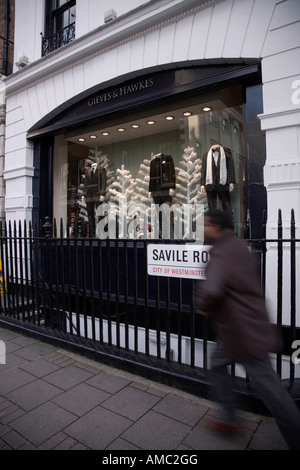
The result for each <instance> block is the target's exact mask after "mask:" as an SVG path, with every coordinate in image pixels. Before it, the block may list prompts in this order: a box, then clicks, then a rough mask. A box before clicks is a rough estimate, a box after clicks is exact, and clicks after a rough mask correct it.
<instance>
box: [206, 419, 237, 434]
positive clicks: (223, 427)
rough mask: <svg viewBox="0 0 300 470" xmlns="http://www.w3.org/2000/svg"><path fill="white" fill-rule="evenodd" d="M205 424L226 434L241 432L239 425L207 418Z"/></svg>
mask: <svg viewBox="0 0 300 470" xmlns="http://www.w3.org/2000/svg"><path fill="white" fill-rule="evenodd" d="M206 425H207V427H209V428H210V429H213V430H214V431H218V432H224V433H228V434H241V433H242V432H243V430H242V428H240V427H239V426H236V425H233V424H227V423H222V422H221V421H215V420H209V421H208V422H207V424H206Z"/></svg>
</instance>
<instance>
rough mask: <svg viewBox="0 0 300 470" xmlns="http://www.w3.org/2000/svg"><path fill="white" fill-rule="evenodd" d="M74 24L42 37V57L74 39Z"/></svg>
mask: <svg viewBox="0 0 300 470" xmlns="http://www.w3.org/2000/svg"><path fill="white" fill-rule="evenodd" d="M75 29H76V28H75V22H74V23H72V24H70V25H68V26H66V27H65V28H63V29H61V30H59V31H57V32H55V33H54V34H52V35H51V36H48V37H42V57H44V56H46V55H48V54H50V52H53V51H55V50H56V49H59V48H60V47H62V46H65V45H66V44H69V43H70V42H72V41H74V39H75Z"/></svg>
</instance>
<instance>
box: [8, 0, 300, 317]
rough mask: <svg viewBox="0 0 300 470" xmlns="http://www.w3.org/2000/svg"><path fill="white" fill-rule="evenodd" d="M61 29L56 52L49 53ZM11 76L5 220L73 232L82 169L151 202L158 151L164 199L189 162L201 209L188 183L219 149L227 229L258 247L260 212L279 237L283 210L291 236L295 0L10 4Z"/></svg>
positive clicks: (297, 87) (299, 82)
mask: <svg viewBox="0 0 300 470" xmlns="http://www.w3.org/2000/svg"><path fill="white" fill-rule="evenodd" d="M62 28H65V30H64V31H65V32H67V33H68V34H69V36H68V38H67V40H66V41H65V42H66V44H64V45H62V47H57V46H53V42H52V43H51V40H52V41H53V35H54V38H55V39H56V41H57V36H55V33H57V32H58V31H60V30H61V29H62ZM47 39H48V42H47ZM42 42H43V52H42ZM51 44H52V46H51ZM15 64H16V65H15V70H14V73H13V74H12V75H11V76H9V77H7V78H6V79H5V80H4V84H5V92H6V128H5V169H4V180H5V215H6V220H7V221H10V220H27V221H28V220H37V219H38V218H44V217H45V216H46V215H48V216H50V217H52V218H53V217H55V218H56V219H60V218H62V219H63V220H64V221H65V220H67V219H68V220H69V221H70V220H72V217H74V207H76V215H78V213H79V212H80V210H81V207H80V202H82V200H81V193H80V186H81V185H82V189H83V190H84V180H83V179H82V177H83V178H84V177H85V176H86V174H85V170H84V168H85V164H86V162H87V161H89V162H90V163H91V164H92V163H97V165H98V164H100V163H103V162H105V165H106V170H107V174H106V177H107V180H106V181H107V183H106V184H107V186H108V185H109V184H112V185H114V186H113V187H114V188H115V190H116V191H118V189H119V187H118V182H119V180H118V177H119V178H122V177H123V176H125V173H124V172H127V171H128V174H129V176H130V178H129V179H130V182H131V183H133V186H132V187H131V189H129V191H128V193H126V194H127V196H128V197H132V194H134V193H135V192H137V191H139V194H140V195H143V194H146V199H147V194H149V200H150V198H151V197H153V194H152V195H151V191H150V190H149V185H148V181H149V180H148V179H147V178H149V171H150V162H151V161H152V159H153V158H154V157H155V156H156V155H160V154H161V153H162V154H163V155H171V156H172V158H173V162H174V175H175V180H174V181H173V183H172V184H171V185H170V186H168V187H167V189H168V196H167V197H172V198H173V202H176V203H178V201H179V200H180V196H181V197H184V194H183V192H184V191H183V189H182V187H183V186H185V184H184V183H186V181H185V182H182V181H181V180H180V177H178V176H179V172H180V168H182V162H184V158H183V157H184V155H188V156H189V157H190V160H189V164H190V165H193V164H195V170H194V171H195V173H194V176H195V175H196V176H197V178H196V176H195V178H194V179H195V182H196V183H197V184H198V185H199V188H198V190H199V191H198V193H197V194H198V197H199V200H198V202H200V203H202V204H204V206H206V205H207V198H206V196H207V192H205V190H204V191H202V193H201V189H200V188H201V185H202V186H204V185H205V184H204V183H203V184H201V170H199V175H198V174H197V171H198V169H199V168H200V169H202V171H203V155H204V154H205V153H207V152H208V151H209V149H210V148H212V147H213V146H214V145H220V146H221V147H223V148H225V149H230V155H231V157H230V158H232V160H233V162H234V181H233V185H234V186H233V188H234V189H233V191H232V192H230V199H231V209H232V211H233V213H234V218H235V228H236V231H237V232H238V233H239V234H240V235H242V236H243V235H244V227H245V220H246V218H247V214H250V217H251V220H252V232H253V233H252V236H254V237H258V238H259V237H260V236H261V217H262V212H263V210H267V213H268V235H269V236H275V237H276V236H277V235H276V228H277V211H278V209H279V208H280V209H282V216H283V227H284V230H285V232H286V231H288V229H289V226H290V213H291V209H294V211H295V219H296V227H299V225H300V2H299V0H285V1H282V0H151V1H142V0H128V1H126V2H124V1H122V0H111V1H109V2H106V1H104V0H76V1H62V0H60V1H54V2H48V1H46V0H45V1H44V0H43V1H41V0H26V2H24V1H23V0H16V2H15ZM204 109H206V110H204ZM187 112H188V113H189V114H183V113H187ZM170 116H171V117H172V118H173V119H172V121H167V120H166V119H165V118H167V117H170ZM151 122H152V123H153V124H151ZM168 125H169V127H168ZM155 126H156V127H155ZM120 129H123V130H120ZM79 139H80V140H79ZM105 139H106V140H105ZM193 152H194V154H193ZM192 155H195V158H196V159H197V158H198V159H199V162H196V161H195V160H193V159H192V158H193V157H192ZM197 165H198V166H197ZM198 167H199V168H198ZM143 169H144V171H145V174H144V176H143V174H142V173H140V172H141V171H143ZM122 171H123V173H122ZM141 174H142V179H144V182H146V187H144V188H143V185H142V183H141V181H140V180H141ZM194 176H193V177H194ZM109 177H112V179H113V181H112V182H111V181H110V183H109V182H108V179H109ZM97 184H98V195H99V191H100V190H99V181H98V183H97ZM120 184H121V183H120ZM180 185H181V186H180ZM169 189H172V190H173V192H172V193H171V192H170V190H169ZM143 191H144V193H143ZM110 194H113V193H112V192H110ZM201 194H202V196H201ZM129 195H130V196H129ZM103 197H104V199H103V200H105V197H106V196H105V195H104V196H103ZM86 200H87V199H86ZM99 200H100V198H99V199H98V202H99ZM188 202H189V201H188ZM220 203H221V202H220ZM83 204H84V207H83V210H84V211H85V212H84V214H85V215H86V216H88V215H89V213H88V209H87V206H86V205H85V203H84V201H83ZM146 205H147V203H146ZM97 209H98V211H99V206H97V208H96V210H97ZM92 210H95V207H93V209H92ZM98 213H99V212H98ZM96 225H97V224H96ZM144 230H145V227H144ZM96 235H97V232H96V234H95V236H96ZM128 236H130V233H129V234H128ZM271 251H272V250H271ZM270 256H271V258H272V255H270ZM298 265H299V264H298ZM269 266H270V272H269V273H268V283H267V296H268V297H270V298H271V297H272V292H273V288H274V283H275V282H276V279H274V277H273V276H272V269H273V266H272V259H271V262H270V263H269ZM286 295H289V294H288V286H287V294H286ZM297 323H298V324H299V323H300V319H298V322H297ZM298 326H299V325H298Z"/></svg>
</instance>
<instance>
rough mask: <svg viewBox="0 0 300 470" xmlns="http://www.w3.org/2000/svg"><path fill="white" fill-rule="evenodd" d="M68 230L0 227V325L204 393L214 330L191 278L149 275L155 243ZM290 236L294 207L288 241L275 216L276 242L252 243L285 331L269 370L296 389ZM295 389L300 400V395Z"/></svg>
mask: <svg viewBox="0 0 300 470" xmlns="http://www.w3.org/2000/svg"><path fill="white" fill-rule="evenodd" d="M263 225H264V228H265V227H266V221H265V220H264V222H263ZM58 232H59V233H58ZM64 233H65V229H64V227H63V224H62V223H61V224H60V226H59V228H58V229H57V227H56V223H54V225H52V223H51V221H50V220H49V219H47V220H46V223H44V225H43V226H41V227H33V226H32V225H31V224H29V225H27V224H26V223H24V224H21V223H19V224H17V223H13V224H11V223H9V224H8V225H6V224H5V225H3V226H1V227H0V242H1V244H0V260H1V273H0V286H1V295H0V308H1V314H0V324H1V323H2V324H9V325H14V326H15V327H20V328H22V329H25V330H27V331H29V332H32V333H33V332H34V333H35V334H38V335H42V336H43V337H44V338H46V339H49V338H50V339H55V340H56V341H61V342H62V343H63V344H67V345H68V346H70V345H71V346H72V347H79V348H81V350H82V351H88V352H89V353H95V354H96V355H97V354H98V355H101V360H104V361H106V360H107V361H112V362H115V363H116V364H118V365H121V366H122V367H128V368H131V369H133V370H134V371H138V370H140V371H141V373H146V374H147V376H149V374H150V372H152V373H153V374H154V376H155V378H156V379H159V377H161V376H165V377H168V380H169V381H171V382H174V381H175V382H176V381H177V380H178V381H179V382H180V381H182V380H183V381H184V383H185V387H186V388H187V389H191V390H193V388H195V390H196V393H200V390H201V385H203V387H206V384H207V368H208V366H207V364H208V355H209V350H210V347H211V345H212V343H213V341H214V334H213V331H212V329H211V327H210V324H209V320H207V319H206V318H205V317H203V316H202V315H197V314H196V312H195V310H194V304H193V293H194V282H195V281H194V280H192V279H181V278H169V277H159V276H149V275H148V274H147V244H148V243H150V242H155V241H153V240H152V241H149V240H109V239H107V240H99V239H87V238H81V237H80V236H79V235H77V236H76V237H74V236H73V238H65V237H64V236H63V234H64ZM67 233H69V231H68V230H67ZM295 233H296V230H295V221H294V213H293V211H292V216H291V226H290V230H289V236H288V237H287V238H284V237H283V229H282V222H281V211H279V219H278V232H277V237H276V238H274V239H273V238H272V239H268V238H266V237H264V238H263V239H259V240H258V239H256V240H249V243H250V244H251V246H252V249H253V251H255V252H256V253H257V255H258V256H259V259H260V266H261V281H262V291H263V292H264V289H265V283H266V281H267V282H268V278H266V276H267V271H268V257H269V256H272V257H273V258H274V256H275V258H276V263H275V265H276V273H275V280H276V293H274V296H275V295H276V296H277V300H276V304H277V312H276V314H277V317H276V322H275V323H277V325H278V327H279V328H280V329H281V331H282V334H283V339H284V349H283V351H282V352H281V353H280V354H278V355H276V357H274V364H275V367H277V371H278V373H279V374H280V375H281V376H282V378H283V380H286V381H287V382H288V386H290V387H292V388H293V387H294V385H295V384H297V386H298V384H299V380H298V378H299V370H298V369H297V367H298V368H299V367H300V365H299V366H298V365H297V363H295V361H293V360H292V355H293V352H294V350H293V345H294V344H295V341H297V340H299V339H300V324H299V320H298V324H297V321H296V283H297V270H296V251H297V248H299V241H300V240H299V239H296V238H295ZM173 242H174V241H172V243H173ZM160 243H161V240H160ZM178 243H182V242H179V241H178ZM273 264H274V260H273ZM287 266H288V270H287ZM287 273H288V277H289V280H288V282H287V280H286V279H285V276H286V275H287ZM273 277H274V273H273ZM201 282H205V281H201ZM287 286H288V287H287ZM287 290H288V294H287ZM287 312H288V321H287V320H286V318H287ZM294 356H295V355H294ZM299 356H300V354H299ZM287 367H288V372H286V370H287ZM233 373H234V368H233ZM237 379H238V382H239V386H240V387H241V388H242V389H243V393H244V392H245V391H246V394H251V384H249V381H248V379H247V378H246V377H237ZM181 386H182V385H181ZM294 390H295V394H296V395H297V394H298V395H297V396H296V395H295V397H296V398H297V399H300V393H299V389H297V387H295V388H294ZM297 390H298V391H297Z"/></svg>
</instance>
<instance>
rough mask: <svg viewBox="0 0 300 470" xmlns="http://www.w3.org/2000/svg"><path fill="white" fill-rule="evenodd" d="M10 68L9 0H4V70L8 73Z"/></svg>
mask: <svg viewBox="0 0 300 470" xmlns="http://www.w3.org/2000/svg"><path fill="white" fill-rule="evenodd" d="M8 69H9V0H4V41H3V59H2V70H3V71H4V73H5V75H8Z"/></svg>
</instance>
